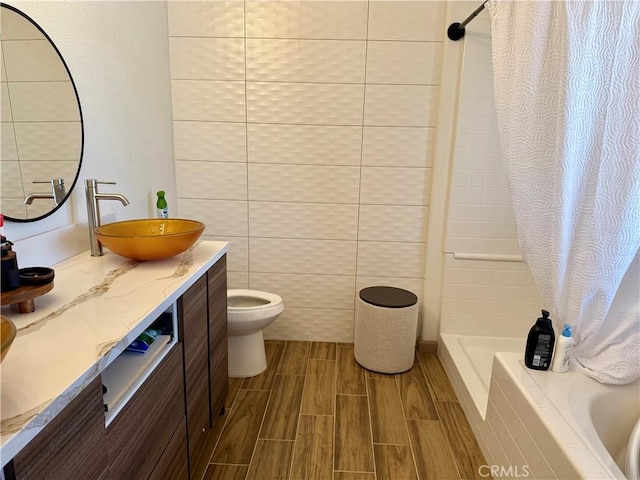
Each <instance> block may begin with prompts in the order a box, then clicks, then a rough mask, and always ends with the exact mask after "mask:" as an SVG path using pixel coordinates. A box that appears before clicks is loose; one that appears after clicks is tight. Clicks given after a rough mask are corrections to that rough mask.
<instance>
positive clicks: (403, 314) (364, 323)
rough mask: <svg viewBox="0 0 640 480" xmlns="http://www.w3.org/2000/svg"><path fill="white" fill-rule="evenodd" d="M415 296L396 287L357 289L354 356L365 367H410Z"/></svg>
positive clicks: (379, 369)
mask: <svg viewBox="0 0 640 480" xmlns="http://www.w3.org/2000/svg"><path fill="white" fill-rule="evenodd" d="M417 328H418V297H417V296H416V295H415V294H414V293H413V292H410V291H408V290H404V289H402V288H396V287H384V286H376V287H367V288H363V289H362V290H360V294H359V295H358V300H357V304H356V318H355V324H354V331H353V338H354V356H355V359H356V361H357V362H358V363H359V364H360V365H362V366H363V367H364V368H366V369H367V370H372V371H374V372H380V373H401V372H405V371H407V370H409V369H410V368H411V367H412V366H413V362H414V357H415V347H416V331H417Z"/></svg>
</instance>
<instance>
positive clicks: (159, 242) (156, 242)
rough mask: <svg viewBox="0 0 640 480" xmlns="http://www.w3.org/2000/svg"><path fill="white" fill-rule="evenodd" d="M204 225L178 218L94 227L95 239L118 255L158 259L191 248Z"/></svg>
mask: <svg viewBox="0 0 640 480" xmlns="http://www.w3.org/2000/svg"><path fill="white" fill-rule="evenodd" d="M203 231H204V224H203V223H202V222H198V221H196V220H185V219H181V218H151V219H141V220H126V221H124V222H114V223H108V224H106V225H101V226H99V227H97V228H96V237H98V241H99V242H100V243H101V244H102V245H104V246H105V247H107V248H108V249H109V250H111V251H112V252H113V253H116V254H118V255H120V256H122V257H126V258H131V259H133V260H162V259H163V258H169V257H173V256H174V255H178V254H179V253H182V252H184V251H185V250H187V249H188V248H189V247H191V246H192V245H193V244H194V243H195V242H196V240H198V238H200V235H202V232H203Z"/></svg>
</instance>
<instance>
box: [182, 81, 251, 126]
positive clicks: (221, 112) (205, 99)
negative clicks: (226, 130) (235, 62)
mask: <svg viewBox="0 0 640 480" xmlns="http://www.w3.org/2000/svg"><path fill="white" fill-rule="evenodd" d="M171 92H172V97H173V119H174V120H200V121H205V122H244V121H245V119H246V113H245V86H244V82H234V81H227V82H224V81H213V80H210V81H205V80H172V82H171Z"/></svg>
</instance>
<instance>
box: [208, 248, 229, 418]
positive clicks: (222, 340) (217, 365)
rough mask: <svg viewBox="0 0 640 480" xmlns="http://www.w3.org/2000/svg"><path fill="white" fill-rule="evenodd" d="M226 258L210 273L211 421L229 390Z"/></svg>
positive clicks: (216, 414)
mask: <svg viewBox="0 0 640 480" xmlns="http://www.w3.org/2000/svg"><path fill="white" fill-rule="evenodd" d="M226 259H227V257H226V255H225V256H223V257H222V258H221V259H220V260H219V261H218V262H217V263H216V264H215V265H214V266H213V267H211V268H210V269H209V272H208V273H207V281H208V291H209V298H208V302H209V362H210V366H209V384H210V388H211V418H212V419H214V421H215V419H216V418H217V416H218V414H219V413H220V410H221V409H222V408H223V407H224V399H225V397H226V395H227V391H228V373H229V369H228V365H227V361H228V359H227V270H226Z"/></svg>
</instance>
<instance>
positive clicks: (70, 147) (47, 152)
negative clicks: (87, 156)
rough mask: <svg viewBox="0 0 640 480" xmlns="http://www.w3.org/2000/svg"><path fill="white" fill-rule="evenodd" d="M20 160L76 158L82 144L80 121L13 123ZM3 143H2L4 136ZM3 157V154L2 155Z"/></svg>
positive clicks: (78, 156) (75, 159)
mask: <svg viewBox="0 0 640 480" xmlns="http://www.w3.org/2000/svg"><path fill="white" fill-rule="evenodd" d="M14 126H15V134H16V137H15V138H16V141H17V145H18V151H19V152H20V160H74V161H76V162H77V160H78V159H79V158H80V148H81V146H82V125H81V124H80V122H47V123H41V122H27V123H15V124H14ZM2 140H3V144H4V138H3V139H2ZM3 158H4V156H3Z"/></svg>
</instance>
